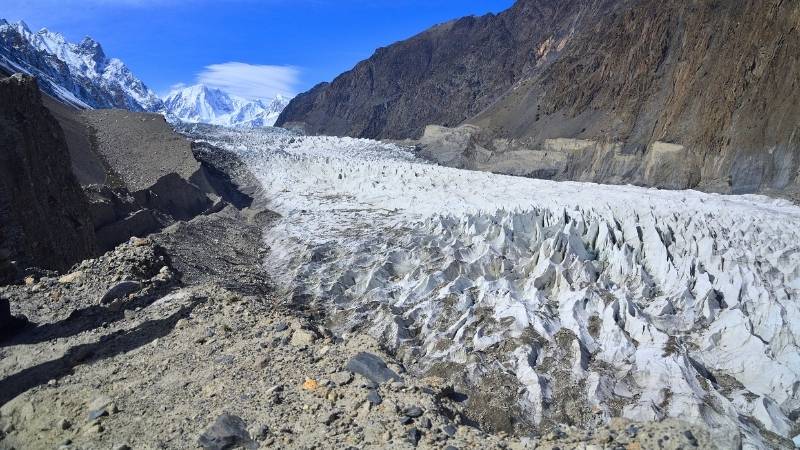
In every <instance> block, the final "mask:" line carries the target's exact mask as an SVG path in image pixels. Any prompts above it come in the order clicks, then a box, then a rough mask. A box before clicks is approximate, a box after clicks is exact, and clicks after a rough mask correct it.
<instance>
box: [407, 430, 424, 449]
mask: <svg viewBox="0 0 800 450" xmlns="http://www.w3.org/2000/svg"><path fill="white" fill-rule="evenodd" d="M407 437H408V442H410V443H411V445H413V446H415V447H416V445H417V444H418V443H419V440H420V439H421V438H422V433H421V432H420V431H419V430H418V429H416V428H412V429H410V430H408V435H407Z"/></svg>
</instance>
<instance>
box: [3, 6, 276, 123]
mask: <svg viewBox="0 0 800 450" xmlns="http://www.w3.org/2000/svg"><path fill="white" fill-rule="evenodd" d="M0 69H2V70H4V71H5V72H8V73H15V72H22V73H25V74H28V75H34V76H36V78H37V79H38V80H39V86H40V88H41V89H42V90H43V91H44V92H45V93H47V94H48V95H49V96H51V97H53V98H55V99H57V100H59V101H61V102H62V103H66V104H68V105H70V106H73V107H76V108H79V109H90V108H91V109H107V108H117V109H125V110H129V111H145V112H157V113H162V114H164V115H166V116H167V117H168V118H169V119H170V120H172V121H175V120H180V121H183V122H189V123H208V124H213V125H223V126H241V127H262V126H272V125H273V124H274V123H275V120H276V119H277V118H278V115H279V114H280V112H281V110H282V109H283V107H285V106H286V104H287V103H288V98H285V97H282V96H277V97H276V98H274V99H270V100H259V99H256V100H246V99H243V98H240V97H237V96H234V95H230V94H228V93H226V92H223V91H221V90H219V89H213V88H209V87H207V86H202V85H196V86H190V87H187V88H183V89H181V90H177V91H174V92H171V93H169V94H168V95H167V96H166V97H165V98H163V99H162V98H159V97H158V95H156V94H155V93H154V92H153V91H152V90H150V89H149V88H148V87H147V86H146V85H145V84H144V82H142V81H141V80H140V79H139V78H137V77H136V76H135V75H134V74H133V73H132V72H131V70H130V69H129V68H128V67H127V66H126V65H125V64H124V63H123V62H122V61H120V60H119V59H116V58H108V57H107V56H106V54H105V52H104V51H103V48H102V46H101V45H100V44H99V43H98V42H96V41H95V40H93V39H92V38H90V37H86V38H85V39H83V40H82V41H81V42H80V43H78V44H75V43H71V42H68V41H67V40H66V38H65V37H64V36H63V35H62V34H60V33H56V32H53V31H49V30H47V29H42V30H40V31H38V32H33V31H31V30H30V28H29V27H28V25H26V24H25V22H22V21H20V22H17V23H9V22H8V21H6V20H3V19H0Z"/></svg>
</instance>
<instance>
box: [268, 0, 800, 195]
mask: <svg viewBox="0 0 800 450" xmlns="http://www.w3.org/2000/svg"><path fill="white" fill-rule="evenodd" d="M798 28H800V3H798V2H790V1H785V0H767V1H763V0H761V1H760V0H728V1H717V0H696V1H692V2H685V1H678V0H587V1H565V2H556V1H552V0H519V1H518V2H517V3H516V4H515V5H514V6H513V7H512V8H511V9H509V10H507V11H505V12H503V13H501V14H499V15H497V16H491V15H490V16H485V17H481V18H466V19H461V20H458V21H455V22H451V23H449V24H445V25H442V26H439V27H435V28H433V29H431V30H429V31H426V32H424V33H422V34H420V35H418V36H416V37H414V38H412V39H410V40H408V41H404V42H400V43H397V44H395V45H393V46H391V47H389V48H387V49H381V50H379V51H378V52H376V54H375V55H374V56H373V57H372V58H370V59H369V60H367V61H364V62H362V63H360V64H359V65H358V66H356V68H355V69H353V70H352V71H350V72H347V73H345V74H343V75H341V76H340V77H338V78H337V79H336V80H334V82H332V83H330V84H323V85H320V86H317V87H316V88H314V89H313V90H312V91H310V92H309V93H306V94H303V95H301V96H299V97H298V98H297V99H296V100H295V101H293V102H292V103H291V104H290V105H289V107H287V109H286V110H285V112H284V114H283V115H282V116H281V118H280V119H279V121H278V123H279V124H290V123H294V124H297V123H303V124H304V126H305V128H306V130H307V131H308V132H310V133H312V134H337V135H352V136H360V137H370V138H393V139H397V138H418V137H419V136H420V135H421V134H422V133H423V130H424V127H425V126H426V125H440V126H445V127H450V128H454V127H456V126H458V125H462V124H471V125H474V126H475V127H477V129H473V128H469V129H467V130H466V132H468V134H469V135H470V138H469V139H466V140H465V139H463V137H462V138H458V139H455V141H462V142H469V143H470V145H469V146H467V147H462V148H460V149H459V148H455V147H453V146H452V142H453V141H454V139H452V136H453V134H463V133H464V132H465V130H464V129H458V130H450V131H447V132H443V131H442V130H438V131H435V132H434V134H433V135H428V136H426V137H425V138H423V149H424V151H425V153H426V154H428V155H430V156H431V157H433V158H434V159H437V160H440V161H442V162H446V161H444V160H451V161H455V160H458V161H459V164H460V165H461V166H463V167H468V168H476V169H482V170H492V171H497V172H504V173H515V174H520V175H531V176H537V177H544V178H554V179H579V180H586V181H597V182H614V183H617V182H622V183H637V184H645V185H652V186H659V187H666V188H687V187H697V188H701V189H705V190H711V191H720V192H733V193H745V192H781V193H786V192H789V193H792V192H794V193H796V192H797V191H798V184H800V174H799V173H798V169H800V130H798V128H799V127H800V125H799V124H798V121H797V120H796V118H797V117H798V116H799V115H800V81H799V80H800V33H798ZM476 130H477V131H476ZM432 131H433V130H432ZM443 135H449V136H451V138H450V143H445V142H442V141H440V140H438V138H437V136H439V137H441V136H443ZM563 139H572V140H578V141H580V142H579V143H578V144H576V145H572V144H569V145H566V146H562V145H561V144H564V143H565V142H566V141H561V140H563ZM573 144H574V143H573ZM445 147H447V148H448V149H447V150H446V151H445V150H444V148H445ZM443 151H445V153H446V156H442V155H441V153H442V152H443ZM454 152H456V153H458V154H459V157H458V158H455V159H454V158H453V155H454Z"/></svg>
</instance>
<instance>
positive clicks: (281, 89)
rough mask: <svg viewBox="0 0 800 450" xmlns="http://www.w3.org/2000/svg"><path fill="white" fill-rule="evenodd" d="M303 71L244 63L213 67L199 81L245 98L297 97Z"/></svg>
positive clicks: (205, 71) (207, 67)
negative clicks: (279, 95)
mask: <svg viewBox="0 0 800 450" xmlns="http://www.w3.org/2000/svg"><path fill="white" fill-rule="evenodd" d="M299 81H300V70H299V69H298V68H296V67H292V66H267V65H253V64H246V63H241V62H226V63H222V64H212V65H210V66H206V67H205V69H204V70H203V71H202V72H200V74H198V75H197V82H198V83H202V84H205V85H206V86H209V87H214V88H217V89H221V90H223V91H225V92H228V93H231V94H233V95H238V96H239V97H244V98H246V99H251V100H254V99H263V98H272V97H275V96H276V95H278V94H281V95H285V96H294V95H295V94H296V93H297V86H298V83H299Z"/></svg>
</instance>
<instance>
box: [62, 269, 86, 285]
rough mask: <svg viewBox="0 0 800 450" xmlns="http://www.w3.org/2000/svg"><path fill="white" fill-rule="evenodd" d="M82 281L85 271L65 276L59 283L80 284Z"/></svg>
mask: <svg viewBox="0 0 800 450" xmlns="http://www.w3.org/2000/svg"><path fill="white" fill-rule="evenodd" d="M81 281H83V271H81V270H79V271H77V272H72V273H70V274H67V275H64V276H62V277H60V278H59V279H58V282H59V283H61V284H72V283H79V282H81Z"/></svg>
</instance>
